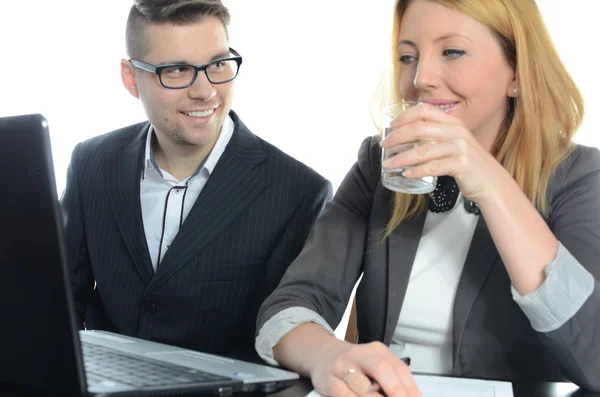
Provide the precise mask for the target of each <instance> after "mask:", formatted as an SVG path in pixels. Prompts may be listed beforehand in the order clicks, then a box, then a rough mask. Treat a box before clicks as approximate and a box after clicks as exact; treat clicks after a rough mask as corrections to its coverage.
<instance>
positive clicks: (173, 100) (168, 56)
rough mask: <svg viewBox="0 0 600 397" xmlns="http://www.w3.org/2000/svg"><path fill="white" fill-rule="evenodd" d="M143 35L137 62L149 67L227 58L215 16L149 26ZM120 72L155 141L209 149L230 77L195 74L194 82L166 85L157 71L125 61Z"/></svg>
mask: <svg viewBox="0 0 600 397" xmlns="http://www.w3.org/2000/svg"><path fill="white" fill-rule="evenodd" d="M144 33H145V36H144V39H145V40H146V42H147V44H148V49H149V51H148V53H147V54H146V55H145V56H144V57H143V59H141V61H144V62H147V63H149V64H152V65H163V64H169V63H186V64H192V65H202V64H206V63H208V62H211V61H214V60H216V59H221V58H227V57H229V56H230V55H229V42H228V39H227V33H226V31H225V27H224V26H223V24H222V23H221V21H220V20H219V19H217V18H205V19H203V20H202V21H201V22H198V23H193V24H187V25H174V24H172V23H162V24H150V25H147V26H146V27H145V31H144ZM121 71H122V74H123V76H122V77H123V82H124V84H125V86H126V88H127V89H128V90H129V92H130V93H131V94H132V95H134V96H135V97H137V98H139V99H140V100H141V101H142V104H143V106H144V109H145V111H146V115H147V116H148V119H149V120H150V122H151V123H152V125H153V126H154V129H155V132H156V134H157V135H158V137H159V141H162V142H168V144H169V145H176V146H179V147H182V146H185V147H188V148H189V149H194V148H205V147H212V145H213V144H214V143H215V141H216V140H217V138H218V136H219V134H220V131H221V127H222V125H223V122H224V121H225V117H227V114H228V113H229V110H230V109H231V101H232V91H233V81H230V82H228V83H224V84H212V83H211V82H210V81H208V79H207V78H206V74H205V73H204V72H199V73H198V77H197V78H196V81H195V82H194V84H193V85H192V86H190V87H188V88H183V89H169V88H165V87H163V86H162V85H161V84H160V82H159V79H158V75H156V74H154V73H151V72H147V71H144V70H140V69H137V68H135V67H133V65H131V63H129V62H123V66H122V68H121ZM128 77H129V81H130V82H132V84H128V83H127V81H128V80H127V78H128Z"/></svg>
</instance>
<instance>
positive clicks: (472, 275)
mask: <svg viewBox="0 0 600 397" xmlns="http://www.w3.org/2000/svg"><path fill="white" fill-rule="evenodd" d="M499 256H500V255H499V254H498V250H497V249H496V245H495V244H494V240H492V236H491V235H490V232H489V230H488V228H487V225H486V223H485V220H484V219H483V216H480V217H479V221H478V222H477V226H476V227H475V233H474V234H473V240H472V241H471V246H470V248H469V252H468V253H467V258H466V260H465V265H464V268H463V271H462V274H461V276H460V280H459V282H458V289H457V292H456V297H455V299H454V308H453V313H452V314H453V320H452V330H453V336H452V351H453V363H454V367H456V363H455V362H456V358H457V356H458V351H459V349H460V343H461V340H462V337H463V330H464V328H465V324H466V322H467V319H468V317H469V313H470V311H471V308H472V307H473V303H474V302H475V299H477V296H478V295H479V292H480V291H481V288H482V287H483V284H484V283H485V281H486V280H487V277H488V276H489V274H490V272H491V271H492V268H493V266H494V263H496V261H497V260H498V258H499Z"/></svg>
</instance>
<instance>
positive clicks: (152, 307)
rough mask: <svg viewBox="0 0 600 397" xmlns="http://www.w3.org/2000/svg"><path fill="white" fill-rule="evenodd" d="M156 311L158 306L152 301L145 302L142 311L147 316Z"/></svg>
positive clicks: (152, 314)
mask: <svg viewBox="0 0 600 397" xmlns="http://www.w3.org/2000/svg"><path fill="white" fill-rule="evenodd" d="M157 311H158V307H157V306H156V305H155V304H154V303H146V304H145V305H144V313H146V314H147V315H148V316H154V315H155V314H156V312H157Z"/></svg>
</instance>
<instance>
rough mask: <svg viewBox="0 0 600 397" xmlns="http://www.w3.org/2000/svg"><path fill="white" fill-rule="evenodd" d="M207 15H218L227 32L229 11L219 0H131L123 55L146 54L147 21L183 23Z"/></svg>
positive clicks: (138, 57) (201, 18)
mask: <svg viewBox="0 0 600 397" xmlns="http://www.w3.org/2000/svg"><path fill="white" fill-rule="evenodd" d="M207 17H214V18H218V19H219V20H220V21H221V23H222V24H223V27H225V31H226V32H227V25H229V19H230V15H229V10H228V9H227V7H225V6H224V5H223V3H222V2H221V0H134V4H133V6H132V7H131V10H130V11H129V17H128V18H127V25H126V33H125V38H126V45H127V55H128V56H129V58H131V59H142V58H143V57H144V56H145V55H146V53H147V52H148V50H149V48H148V43H147V42H146V40H145V37H144V27H145V26H146V25H148V24H152V23H157V24H160V23H166V22H170V23H173V24H176V25H186V24H190V23H196V22H200V21H202V20H203V19H204V18H207Z"/></svg>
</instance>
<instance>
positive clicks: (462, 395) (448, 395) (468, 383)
mask: <svg viewBox="0 0 600 397" xmlns="http://www.w3.org/2000/svg"><path fill="white" fill-rule="evenodd" d="M414 378H415V381H416V382H417V385H418V386H419V390H420V391H421V395H422V396H423V397H514V395H513V391H512V384H511V383H510V382H499V381H491V380H479V379H466V378H447V377H443V376H430V375H414ZM306 397H322V396H321V395H320V394H319V393H317V392H316V391H314V390H313V391H311V392H310V393H308V394H307V395H306Z"/></svg>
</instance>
